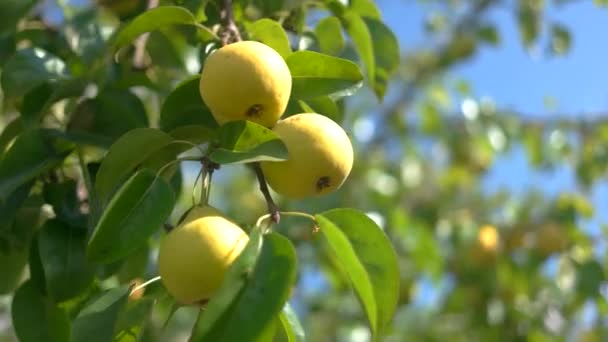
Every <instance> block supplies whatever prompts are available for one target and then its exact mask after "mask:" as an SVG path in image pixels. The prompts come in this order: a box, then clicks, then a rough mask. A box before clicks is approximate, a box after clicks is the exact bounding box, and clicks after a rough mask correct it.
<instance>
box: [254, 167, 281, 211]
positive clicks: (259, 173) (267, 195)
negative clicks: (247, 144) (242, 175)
mask: <svg viewBox="0 0 608 342" xmlns="http://www.w3.org/2000/svg"><path fill="white" fill-rule="evenodd" d="M252 167H253V170H254V171H255V175H256V176H257V178H258V183H259V184H260V191H261V192H262V194H263V195H264V199H265V200H266V205H267V206H268V213H269V214H270V218H271V219H272V222H274V223H279V221H280V220H281V213H280V211H279V207H278V206H277V205H276V204H275V203H274V200H273V199H272V196H271V195H270V190H268V184H267V183H266V177H264V172H263V171H262V168H261V167H260V164H259V163H253V165H252Z"/></svg>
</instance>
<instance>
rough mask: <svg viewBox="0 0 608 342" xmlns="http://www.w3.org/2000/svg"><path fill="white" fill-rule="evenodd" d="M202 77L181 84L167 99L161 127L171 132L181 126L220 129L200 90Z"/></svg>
mask: <svg viewBox="0 0 608 342" xmlns="http://www.w3.org/2000/svg"><path fill="white" fill-rule="evenodd" d="M200 79H201V78H200V76H196V77H193V78H190V79H187V80H185V81H183V82H182V83H180V84H179V85H178V86H177V87H176V88H175V89H174V90H173V91H172V92H171V93H170V94H169V95H168V96H167V98H166V100H165V102H164V103H163V106H162V108H161V111H160V127H161V129H162V130H164V131H166V132H169V131H171V130H174V129H176V128H178V127H181V126H189V125H200V126H204V127H207V128H209V129H215V128H217V127H218V124H217V122H216V121H215V119H214V118H213V115H211V112H210V111H209V108H207V106H205V103H204V102H203V99H202V98H201V93H200V90H199V83H200Z"/></svg>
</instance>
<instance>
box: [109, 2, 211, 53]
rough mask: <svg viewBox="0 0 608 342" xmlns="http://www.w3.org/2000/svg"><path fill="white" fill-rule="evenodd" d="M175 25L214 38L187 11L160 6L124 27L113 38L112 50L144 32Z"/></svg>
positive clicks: (174, 7) (181, 8)
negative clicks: (183, 25)
mask: <svg viewBox="0 0 608 342" xmlns="http://www.w3.org/2000/svg"><path fill="white" fill-rule="evenodd" d="M177 24H186V25H195V26H196V28H198V29H199V30H200V31H202V33H204V34H206V35H207V36H210V37H213V36H214V35H213V33H211V31H209V30H208V29H207V28H205V27H204V26H202V25H199V24H198V23H197V19H196V17H195V16H194V15H193V14H192V13H191V12H190V11H188V10H187V9H185V8H183V7H178V6H160V7H157V8H153V9H150V10H147V11H145V12H144V13H142V14H140V15H139V16H137V17H136V18H135V19H133V20H132V21H131V22H129V23H128V24H127V25H125V26H124V27H123V28H122V29H121V30H120V31H119V32H118V33H117V34H116V36H114V38H113V41H112V50H114V51H116V50H118V49H120V48H122V47H123V46H125V45H127V44H129V43H131V42H132V41H133V40H135V39H136V38H137V37H139V36H140V35H142V34H144V33H146V32H150V31H155V30H158V29H161V28H163V27H166V26H169V25H177Z"/></svg>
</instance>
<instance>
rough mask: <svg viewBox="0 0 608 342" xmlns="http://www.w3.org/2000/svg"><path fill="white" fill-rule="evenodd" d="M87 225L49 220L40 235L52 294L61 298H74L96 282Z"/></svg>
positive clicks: (39, 244) (40, 246)
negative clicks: (90, 258) (94, 280)
mask: <svg viewBox="0 0 608 342" xmlns="http://www.w3.org/2000/svg"><path fill="white" fill-rule="evenodd" d="M86 235H87V231H86V229H85V228H76V227H73V226H69V225H67V224H65V223H63V222H61V221H59V220H50V221H47V222H46V223H45V224H44V226H43V227H42V229H41V230H40V233H39V235H38V249H39V253H40V260H41V261H42V268H43V269H44V275H45V280H46V288H47V291H48V293H49V296H50V297H51V298H53V299H54V300H55V301H57V302H63V301H65V300H67V299H70V298H74V297H76V296H77V295H79V294H80V293H82V292H84V291H85V290H86V289H87V288H88V287H89V286H90V285H91V283H92V282H93V276H94V268H93V267H92V266H91V265H89V264H88V262H87V259H86V252H85V250H86V238H87V236H86Z"/></svg>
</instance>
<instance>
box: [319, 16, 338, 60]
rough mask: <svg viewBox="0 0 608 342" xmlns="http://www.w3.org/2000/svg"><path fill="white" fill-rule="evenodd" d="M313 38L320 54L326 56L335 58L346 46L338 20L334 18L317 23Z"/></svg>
mask: <svg viewBox="0 0 608 342" xmlns="http://www.w3.org/2000/svg"><path fill="white" fill-rule="evenodd" d="M315 36H316V37H317V42H318V43H319V49H320V50H321V52H323V53H325V54H328V55H333V56H337V55H339V54H340V52H342V50H344V47H345V46H346V42H345V41H344V36H342V25H340V19H338V18H337V17H334V16H330V17H327V18H324V19H323V20H321V21H319V24H317V27H315Z"/></svg>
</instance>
